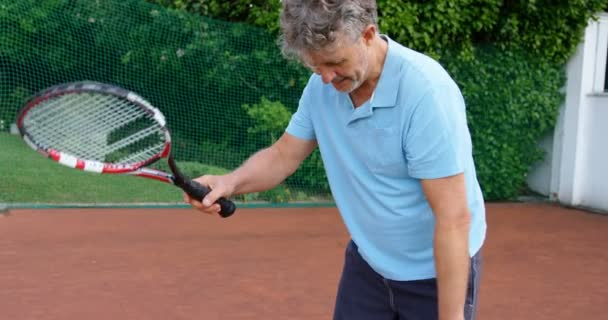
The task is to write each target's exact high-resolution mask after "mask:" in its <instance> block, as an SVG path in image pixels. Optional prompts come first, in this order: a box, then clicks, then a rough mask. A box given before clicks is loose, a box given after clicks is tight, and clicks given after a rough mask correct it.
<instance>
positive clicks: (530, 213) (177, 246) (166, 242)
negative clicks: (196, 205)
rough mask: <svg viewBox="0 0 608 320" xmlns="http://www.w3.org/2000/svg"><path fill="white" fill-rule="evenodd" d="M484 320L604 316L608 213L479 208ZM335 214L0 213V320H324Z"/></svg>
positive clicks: (334, 259)
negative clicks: (483, 216)
mask: <svg viewBox="0 0 608 320" xmlns="http://www.w3.org/2000/svg"><path fill="white" fill-rule="evenodd" d="M487 209H488V210H487V211H488V212H487V218H488V236H487V241H486V244H485V247H484V249H483V259H484V261H483V272H482V285H481V292H480V309H479V312H478V319H479V320H492V319H509V320H513V319H533V320H549V319H551V320H561V319H608V280H606V279H607V278H608V216H606V215H600V214H593V213H589V212H586V211H582V210H575V209H567V208H563V207H560V206H557V205H554V204H546V203H491V204H488V205H487ZM348 239H349V238H348V234H347V233H346V230H345V228H344V225H343V224H342V221H341V220H340V217H339V215H338V212H337V210H336V209H335V208H317V207H311V208H273V209H245V208H240V209H238V210H237V212H236V213H235V215H234V216H233V217H231V218H228V219H221V218H216V217H210V216H206V215H203V214H199V213H197V212H195V211H193V210H191V209H166V208H161V209H143V208H142V209H120V210H119V209H43V210H26V209H20V210H12V211H10V213H9V214H4V215H0V319H10V320H25V319H45V320H54V319H57V320H60V319H61V320H71V319H79V320H81V319H87V320H102V319H103V320H107V319H142V320H179V319H211V320H215V319H221V320H236V319H280V320H284V319H331V315H332V310H333V305H334V297H335V294H336V287H337V282H338V279H339V276H340V272H341V268H342V262H343V258H344V246H345V244H346V243H347V241H348Z"/></svg>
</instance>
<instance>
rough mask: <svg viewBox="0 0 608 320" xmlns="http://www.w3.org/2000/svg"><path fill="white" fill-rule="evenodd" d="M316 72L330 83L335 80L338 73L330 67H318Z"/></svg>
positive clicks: (326, 82)
mask: <svg viewBox="0 0 608 320" xmlns="http://www.w3.org/2000/svg"><path fill="white" fill-rule="evenodd" d="M315 72H316V73H317V74H318V75H320V76H321V79H322V80H323V83H325V84H328V83H330V82H332V80H334V78H335V77H336V73H335V72H334V71H333V70H331V69H329V68H317V70H315Z"/></svg>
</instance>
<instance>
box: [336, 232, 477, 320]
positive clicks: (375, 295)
mask: <svg viewBox="0 0 608 320" xmlns="http://www.w3.org/2000/svg"><path fill="white" fill-rule="evenodd" d="M480 271H481V255H480V254H479V253H478V254H476V255H475V256H474V257H473V258H471V271H470V276H469V288H468V290H467V298H466V303H465V310H464V314H465V319H466V320H474V319H475V312H476V309H477V295H478V290H479V276H480ZM437 317H438V316H437V282H436V279H434V278H433V279H425V280H415V281H394V280H388V279H385V278H383V277H382V276H381V275H379V274H378V273H377V272H375V271H374V270H373V269H372V268H371V267H370V266H369V264H367V262H366V261H365V260H363V258H362V257H361V256H360V255H359V252H358V250H357V245H356V244H355V243H354V242H353V241H350V243H349V244H348V246H347V248H346V256H345V260H344V269H343V271H342V278H341V279H340V284H339V287H338V294H337V297H336V307H335V310H334V320H359V319H361V320H363V319H365V320H385V319H386V320H434V319H437Z"/></svg>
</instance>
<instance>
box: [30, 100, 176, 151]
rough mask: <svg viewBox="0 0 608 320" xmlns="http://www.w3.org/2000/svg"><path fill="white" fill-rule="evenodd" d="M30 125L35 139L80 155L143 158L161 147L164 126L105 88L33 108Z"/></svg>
mask: <svg viewBox="0 0 608 320" xmlns="http://www.w3.org/2000/svg"><path fill="white" fill-rule="evenodd" d="M24 125H25V128H26V130H27V132H28V133H29V134H30V137H31V138H32V140H34V141H36V142H37V143H38V144H40V145H42V146H44V147H47V148H53V149H56V150H60V151H62V152H65V153H68V154H70V155H72V156H75V157H77V158H80V159H85V160H94V161H100V162H107V163H137V162H141V161H145V160H148V159H150V158H151V157H153V156H154V155H156V154H158V153H159V152H161V151H162V150H163V148H164V146H165V142H166V141H165V139H164V137H165V136H164V132H163V128H162V127H161V126H160V124H158V123H157V122H156V121H155V120H154V118H153V116H152V115H151V114H149V113H147V112H146V111H145V110H144V109H142V108H140V107H139V106H137V105H134V104H133V103H131V102H130V101H128V100H125V99H121V98H119V97H116V96H112V95H107V94H101V93H78V94H66V95H61V96H57V97H54V98H51V99H49V100H47V101H44V102H42V103H41V104H40V105H39V106H36V107H35V108H33V109H31V110H30V112H28V114H27V115H26V118H25V119H24Z"/></svg>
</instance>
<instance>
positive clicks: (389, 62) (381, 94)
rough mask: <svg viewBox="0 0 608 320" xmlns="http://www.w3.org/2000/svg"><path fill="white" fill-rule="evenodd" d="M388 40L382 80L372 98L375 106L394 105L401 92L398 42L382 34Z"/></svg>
mask: <svg viewBox="0 0 608 320" xmlns="http://www.w3.org/2000/svg"><path fill="white" fill-rule="evenodd" d="M381 37H382V38H384V39H385V40H386V41H387V44H388V50H387V51H386V58H385V60H384V66H383V67H382V73H380V80H379V81H378V84H377V85H376V89H375V90H374V93H373V95H372V98H371V99H370V105H371V107H372V109H373V108H383V107H394V106H395V105H396V104H397V94H398V93H399V80H400V77H399V73H400V69H401V67H400V64H399V58H398V55H397V52H395V50H396V43H395V42H394V41H393V40H392V39H390V38H389V37H388V36H386V35H381Z"/></svg>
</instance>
